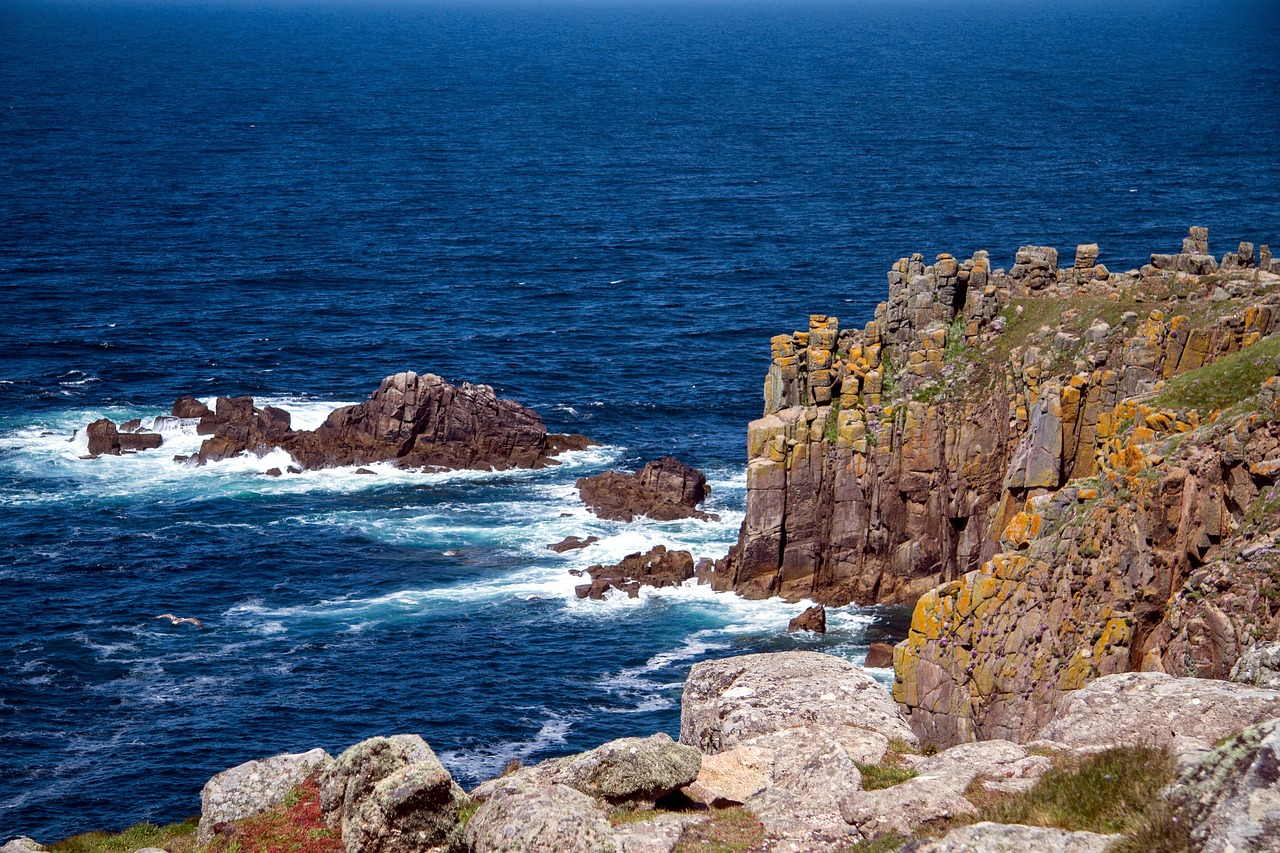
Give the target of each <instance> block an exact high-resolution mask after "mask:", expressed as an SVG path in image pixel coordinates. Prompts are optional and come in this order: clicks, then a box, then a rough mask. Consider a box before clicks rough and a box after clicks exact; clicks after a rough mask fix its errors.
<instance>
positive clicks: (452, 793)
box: [318, 735, 466, 853]
mask: <svg viewBox="0 0 1280 853" xmlns="http://www.w3.org/2000/svg"><path fill="white" fill-rule="evenodd" d="M318 781H319V785H320V808H321V810H322V812H323V813H324V815H325V819H326V820H327V821H328V822H329V824H330V825H331V826H333V827H335V828H337V829H338V830H339V831H340V832H341V835H342V841H343V844H344V845H345V846H346V848H347V850H348V851H349V853H413V851H418V853H421V851H424V850H444V849H446V848H447V847H448V846H449V845H451V844H453V843H454V842H455V841H456V831H457V813H458V808H459V806H461V805H462V803H463V802H465V800H466V795H465V794H464V793H463V791H462V789H461V788H459V787H458V785H457V784H455V783H454V782H453V779H452V778H451V777H450V776H449V773H448V771H447V770H445V769H444V767H443V766H442V765H441V764H440V761H439V759H437V758H436V755H435V753H434V752H432V751H431V747H430V746H428V745H427V743H426V741H424V740H423V739H422V738H421V737H419V736H417V735H392V736H391V737H375V738H370V739H369V740H365V741H361V742H360V743H358V744H356V745H355V746H352V747H350V748H349V749H347V750H346V751H344V752H343V753H342V754H341V755H340V756H338V758H337V759H336V760H335V761H333V762H332V763H331V764H329V765H328V766H327V767H325V768H324V770H323V771H322V772H321V773H320V774H319V777H318Z"/></svg>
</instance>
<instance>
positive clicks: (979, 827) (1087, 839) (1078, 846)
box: [902, 822, 1118, 853]
mask: <svg viewBox="0 0 1280 853" xmlns="http://www.w3.org/2000/svg"><path fill="white" fill-rule="evenodd" d="M1117 838H1118V836H1115V835H1099V834H1098V833H1096V832H1064V831H1063V830H1061V829H1047V828H1045V827H1042V826H1022V825H1020V824H1006V823H988V822H983V823H975V824H973V825H972V826H962V827H960V828H959V829H953V830H951V831H950V832H948V833H947V834H946V835H945V836H943V837H942V838H939V839H930V840H926V841H914V842H912V843H911V844H908V845H907V846H906V847H903V848H902V853H1025V851H1030V850H1034V851H1036V853H1103V851H1105V850H1106V849H1107V847H1108V846H1110V845H1111V844H1112V842H1114V841H1115V840H1116V839H1117Z"/></svg>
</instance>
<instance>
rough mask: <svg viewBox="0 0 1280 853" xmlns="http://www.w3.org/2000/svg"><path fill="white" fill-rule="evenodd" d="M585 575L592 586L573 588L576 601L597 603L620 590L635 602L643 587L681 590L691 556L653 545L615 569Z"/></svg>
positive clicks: (590, 569) (688, 574) (589, 570)
mask: <svg viewBox="0 0 1280 853" xmlns="http://www.w3.org/2000/svg"><path fill="white" fill-rule="evenodd" d="M587 574H588V575H590V576H591V583H589V584H582V585H580V586H577V587H575V588H574V591H575V592H576V593H577V595H578V598H591V599H595V600H597V601H599V600H600V599H602V598H604V596H605V593H607V592H608V591H609V590H610V589H620V590H622V591H623V592H625V593H626V594H627V595H628V596H629V597H630V598H636V597H637V596H638V595H639V594H640V587H642V586H652V587H658V588H661V587H668V586H680V585H681V584H682V583H684V582H685V581H687V580H689V579H690V578H692V577H693V576H694V566H693V555H692V554H690V553H689V552H688V551H668V550H667V546H665V545H656V546H654V548H653V550H651V551H649V552H648V553H647V554H628V555H627V556H625V557H623V558H622V562H620V563H618V564H617V565H616V566H600V565H596V566H590V567H588V568H587Z"/></svg>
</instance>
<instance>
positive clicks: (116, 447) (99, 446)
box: [85, 418, 120, 456]
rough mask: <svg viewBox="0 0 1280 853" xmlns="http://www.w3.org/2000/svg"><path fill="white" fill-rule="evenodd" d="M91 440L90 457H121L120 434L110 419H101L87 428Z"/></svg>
mask: <svg viewBox="0 0 1280 853" xmlns="http://www.w3.org/2000/svg"><path fill="white" fill-rule="evenodd" d="M85 433H86V434H87V435H88V438H89V455H90V456H103V455H110V456H119V455H120V433H119V432H118V431H117V430H116V425H115V423H114V422H113V421H112V420H111V419H110V418H99V419H98V420H96V421H94V422H93V423H91V424H89V426H87V427H85Z"/></svg>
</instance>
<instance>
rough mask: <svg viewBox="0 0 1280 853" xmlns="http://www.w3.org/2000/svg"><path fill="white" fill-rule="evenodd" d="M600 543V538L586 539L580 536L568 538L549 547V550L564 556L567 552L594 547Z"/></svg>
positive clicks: (591, 537)
mask: <svg viewBox="0 0 1280 853" xmlns="http://www.w3.org/2000/svg"><path fill="white" fill-rule="evenodd" d="M599 541H600V537H599V536H588V537H587V538H586V539H583V538H581V537H578V536H566V537H565V538H564V539H561V540H560V541H559V542H557V543H555V544H554V545H548V546H547V550H549V551H555V552H556V553H557V554H563V553H565V552H566V551H576V550H578V549H579V548H586V547H587V546H588V545H594V544H595V543H597V542H599Z"/></svg>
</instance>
